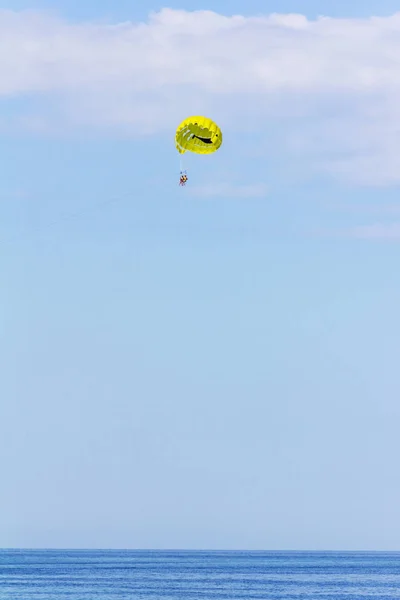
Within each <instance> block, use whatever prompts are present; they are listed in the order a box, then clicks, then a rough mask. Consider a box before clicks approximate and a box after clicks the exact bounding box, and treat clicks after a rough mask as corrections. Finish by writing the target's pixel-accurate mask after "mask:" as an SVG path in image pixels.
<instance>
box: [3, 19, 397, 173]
mask: <svg viewBox="0 0 400 600" xmlns="http://www.w3.org/2000/svg"><path fill="white" fill-rule="evenodd" d="M399 94H400V13H399V14H396V15H393V16H391V17H386V18H378V17H371V18H369V19H335V18H327V17H321V18H319V19H317V20H315V21H310V20H308V19H307V18H306V17H304V16H302V15H276V14H275V15H269V16H261V17H243V16H232V17H227V16H223V15H219V14H216V13H213V12H210V11H200V12H186V11H176V10H171V9H164V10H162V11H160V12H158V13H154V14H151V15H150V17H149V19H148V21H147V22H146V23H129V22H128V23H120V24H104V23H89V22H86V23H85V22H83V23H70V22H68V21H66V20H63V19H61V18H55V17H53V16H49V15H46V14H44V13H35V12H32V11H30V12H20V13H17V12H13V11H5V10H3V11H0V99H1V97H3V98H13V97H16V96H25V97H28V99H29V97H30V96H31V95H33V96H34V98H35V101H34V106H31V107H30V108H25V109H24V110H25V112H23V113H19V112H18V109H16V111H17V113H16V115H14V119H15V121H11V119H10V120H9V121H8V123H7V122H6V123H4V120H3V122H2V127H4V126H7V124H8V125H10V124H11V123H12V124H13V125H14V124H15V122H17V123H19V126H21V127H26V126H28V127H30V128H31V130H33V131H46V129H47V128H48V126H49V122H50V123H51V126H52V127H54V126H57V127H58V128H60V129H67V128H71V127H74V126H89V127H94V128H99V127H100V128H111V130H114V129H115V130H116V131H121V132H126V133H129V134H136V133H154V132H157V131H162V130H164V129H165V130H170V129H171V127H173V126H174V125H175V124H176V123H177V122H179V120H180V119H181V118H183V117H184V116H186V115H187V114H190V113H192V114H193V113H197V112H201V113H204V112H207V113H209V114H212V115H213V116H215V118H216V119H218V121H219V122H220V123H221V124H222V125H223V126H224V127H225V128H228V129H229V131H232V132H233V131H237V130H239V129H241V130H247V129H250V128H251V129H253V130H257V131H259V132H260V131H261V132H263V131H265V132H267V131H268V130H267V128H269V127H270V126H271V124H273V123H274V119H277V118H280V119H282V118H283V119H284V121H285V122H286V125H285V126H282V129H281V131H280V132H279V134H280V137H279V136H278V139H279V145H278V146H277V149H276V151H277V152H280V151H282V150H283V148H285V149H286V150H289V151H290V152H291V153H292V154H293V156H294V157H295V156H298V157H302V159H303V160H307V161H308V164H309V166H310V165H311V164H312V165H314V168H316V169H319V170H324V171H328V172H330V173H333V174H334V175H336V176H341V177H345V178H346V179H350V180H353V181H355V182H357V183H360V182H362V183H366V184H371V183H374V184H376V183H378V184H386V183H399V182H400V159H399V157H400V141H399V139H400V136H399V135H398V134H399V132H400V108H399V103H398V98H399ZM266 137H267V138H268V135H267V133H266ZM274 139H275V138H274ZM281 144H282V145H281Z"/></svg>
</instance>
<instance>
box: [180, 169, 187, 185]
mask: <svg viewBox="0 0 400 600" xmlns="http://www.w3.org/2000/svg"><path fill="white" fill-rule="evenodd" d="M187 180H188V176H187V175H186V171H181V175H180V177H179V185H186V182H187Z"/></svg>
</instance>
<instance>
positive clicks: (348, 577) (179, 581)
mask: <svg viewBox="0 0 400 600" xmlns="http://www.w3.org/2000/svg"><path fill="white" fill-rule="evenodd" d="M303 598H307V599H309V600H310V599H313V600H333V599H334V600H361V599H370V600H372V599H374V600H377V599H378V598H381V599H385V600H395V599H397V598H399V599H400V553H388V552H205V551H204V552H203V551H202V552H189V551H185V552H183V551H182V552H180V551H179V552H178V551H131V550H124V551H120V550H96V551H93V550H90V551H84V550H0V600H61V599H62V600H64V599H65V600H67V599H68V600H159V599H163V600H183V599H184V600H216V599H221V600H222V599H224V600H225V599H226V600H260V599H269V600H278V599H279V600H281V599H284V600H300V599H303Z"/></svg>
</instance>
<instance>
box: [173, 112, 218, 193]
mask: <svg viewBox="0 0 400 600" xmlns="http://www.w3.org/2000/svg"><path fill="white" fill-rule="evenodd" d="M221 145H222V131H221V130H220V128H219V127H218V125H217V124H216V123H214V121H211V119H208V118H207V117H200V116H197V117H188V118H187V119H185V120H184V121H182V123H181V124H180V125H179V126H178V128H177V130H176V133H175V146H176V149H177V150H178V152H179V154H184V153H185V152H186V151H189V152H194V153H195V154H212V153H213V152H216V151H217V150H218V149H219V148H220V147H221ZM187 181H188V176H187V173H186V171H183V170H182V160H181V168H180V176H179V185H180V186H185V185H186V183H187Z"/></svg>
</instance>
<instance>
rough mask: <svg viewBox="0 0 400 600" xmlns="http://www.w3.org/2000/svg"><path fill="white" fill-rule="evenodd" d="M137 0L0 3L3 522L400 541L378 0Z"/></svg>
mask: <svg viewBox="0 0 400 600" xmlns="http://www.w3.org/2000/svg"><path fill="white" fill-rule="evenodd" d="M131 4H132V3H128V2H119V3H118V9H117V8H116V3H115V2H111V1H110V2H105V1H103V2H96V3H84V6H83V3H81V2H65V3H59V4H57V5H56V4H55V3H54V2H51V3H50V2H45V1H44V0H43V1H42V2H40V1H39V0H38V3H37V4H34V5H32V4H27V3H24V2H9V3H8V6H7V8H8V9H10V10H11V11H15V14H13V13H11V14H8V13H7V14H6V13H4V12H0V44H2V46H1V48H0V50H1V52H2V54H3V56H6V57H7V58H6V59H5V60H4V62H3V64H2V65H0V81H1V84H0V109H1V112H0V127H1V130H2V136H1V138H0V157H1V164H2V178H1V187H0V239H1V247H2V252H1V255H0V266H1V272H2V274H3V293H2V294H1V299H0V317H1V322H0V323H1V342H2V343H1V346H0V359H1V365H2V370H1V373H2V376H1V379H0V456H1V475H2V477H1V494H0V539H1V544H2V545H3V546H5V547H74V548H82V547H84V548H88V547H103V548H105V547H114V548H115V547H116V548H225V549H226V548H254V549H344V550H346V549H397V548H398V539H399V534H400V529H399V527H400V526H399V522H398V506H399V500H400V483H399V481H398V478H397V470H398V469H397V463H398V460H397V457H398V454H399V450H400V448H399V445H400V444H399V441H398V440H399V436H398V433H397V429H398V426H397V423H398V419H399V408H398V405H399V403H398V398H399V394H400V385H399V377H398V358H397V357H398V353H399V341H398V340H399V333H400V320H399V319H398V310H399V309H398V307H399V300H400V286H399V281H398V277H397V272H398V239H399V236H400V224H399V223H400V221H399V218H398V216H399V211H400V204H399V203H398V186H399V174H398V173H399V172H400V170H399V169H398V166H399V165H398V162H397V161H398V159H397V156H398V155H399V150H400V148H399V142H398V140H397V130H398V126H399V114H398V111H397V98H398V91H399V89H398V88H399V85H400V84H399V81H398V75H397V71H398V68H397V64H398V62H399V61H400V46H399V45H398V42H397V37H398V35H399V27H400V26H399V18H398V17H396V16H393V13H394V11H395V8H396V7H395V3H394V2H385V1H383V2H380V3H378V2H371V1H367V0H364V1H363V2H359V1H356V0H354V1H353V2H352V3H351V9H350V8H349V4H348V3H340V2H336V3H333V2H327V1H325V2H318V3H317V2H301V3H300V2H296V1H295V0H292V2H289V1H284V2H280V3H276V2H269V3H267V4H264V3H260V2H255V1H251V2H250V1H249V2H248V3H247V11H246V12H245V11H243V9H242V7H241V5H240V3H238V2H229V3H228V2H223V1H218V2H215V3H213V4H212V8H213V10H214V11H215V12H216V13H220V14H221V15H226V16H228V17H229V16H230V15H231V14H234V13H236V14H242V15H243V16H244V17H246V18H247V20H245V21H243V23H242V25H240V28H239V29H235V26H234V25H232V22H231V21H224V22H222V21H221V20H218V17H217V15H212V16H211V17H210V16H207V15H197V16H195V17H193V15H192V14H191V11H193V10H199V9H211V4H210V5H205V4H203V5H200V4H198V3H195V2H192V3H186V4H185V3H184V4H180V5H173V4H171V5H170V8H171V9H174V11H170V12H168V11H167V12H164V13H161V16H160V15H158V16H157V17H156V19H158V20H156V21H155V22H152V23H150V25H149V26H148V28H146V29H145V30H144V32H143V30H142V29H140V30H138V29H137V28H136V25H135V21H136V20H143V21H145V22H147V19H148V17H147V14H148V5H147V4H146V5H145V4H144V3H143V4H141V3H136V6H135V8H132V6H130V5H131ZM317 4H318V10H317V8H316V7H317ZM25 8H29V9H32V11H33V12H32V13H29V14H28V15H24V14H20V13H19V12H18V11H20V10H22V9H25ZM55 8H57V11H56V12H57V13H58V17H57V18H54V12H55V11H54V9H55ZM153 8H154V10H155V11H158V10H159V9H161V8H162V6H154V7H153ZM49 9H52V10H51V13H50V16H48V15H47V13H46V11H47V10H49ZM178 9H179V10H183V11H185V12H183V13H179V14H178V13H176V12H175V10H178ZM43 11H44V12H43ZM274 12H279V13H282V14H285V13H291V12H297V13H300V14H302V15H304V17H306V18H308V19H310V20H312V19H314V18H315V17H316V16H317V15H318V14H319V13H323V14H325V15H328V16H331V17H332V19H330V20H328V21H320V22H317V23H310V22H307V21H302V20H301V19H300V21H299V18H296V19H297V20H295V21H293V18H292V17H290V18H289V17H282V18H281V20H280V21H279V22H278V21H276V20H275V21H274V20H273V19H272V20H268V19H267V17H268V14H269V13H274ZM51 15H53V16H51ZM182 15H183V16H182ZM260 15H261V17H262V16H264V17H265V18H264V19H262V18H261V20H259V21H257V20H254V19H251V18H250V19H248V18H249V17H260ZM373 15H375V16H383V17H385V19H384V20H383V21H378V22H376V21H369V20H364V21H362V22H361V24H360V22H356V21H355V18H356V17H360V18H366V17H370V16H373ZM337 17H345V18H346V19H345V20H344V21H343V20H338V19H337ZM176 19H178V21H179V19H181V20H182V23H183V25H179V23H178V25H177V24H176ZM92 21H96V23H97V24H96V25H95V26H94V27H91V22H92ZM125 21H132V22H133V23H131V24H129V23H128V24H127V25H125V26H124V27H120V28H110V24H111V25H117V24H118V23H121V22H125ZM180 27H182V29H179V28H180ZM224 28H225V29H224ZM187 31H189V35H188V36H186V37H185V36H184V33H185V32H187ZM396 33H397V37H396ZM203 35H204V36H205V37H202V36H203ZM18 36H19V37H18ZM160 40H161V41H160ZM7 44H9V46H7ZM163 48H164V49H165V53H163ZM153 52H154V53H153ZM168 61H170V62H168ZM203 109H204V111H207V114H209V115H210V116H211V117H214V118H215V119H216V120H217V121H218V123H219V124H220V125H221V127H222V128H223V132H224V144H223V146H222V148H221V150H220V151H219V152H218V153H217V154H216V155H214V156H212V157H196V156H188V157H185V166H186V167H187V168H188V174H189V183H188V186H187V188H186V189H183V190H182V189H180V188H179V187H178V185H177V176H178V170H179V159H178V157H177V155H176V152H175V148H174V144H173V134H174V129H175V127H176V125H177V124H178V122H179V119H183V118H184V117H186V116H187V115H189V114H192V113H193V112H196V111H197V110H203Z"/></svg>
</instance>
